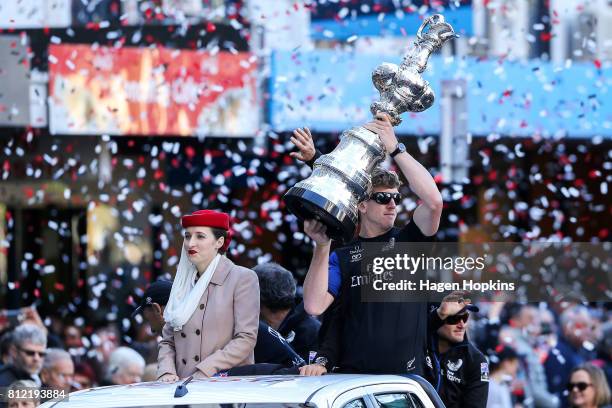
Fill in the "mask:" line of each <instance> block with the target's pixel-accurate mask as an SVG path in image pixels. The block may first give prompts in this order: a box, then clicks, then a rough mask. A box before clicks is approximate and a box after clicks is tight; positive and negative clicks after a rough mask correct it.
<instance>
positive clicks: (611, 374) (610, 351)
mask: <svg viewBox="0 0 612 408" xmlns="http://www.w3.org/2000/svg"><path fill="white" fill-rule="evenodd" d="M601 332H602V337H601V340H600V342H599V354H598V357H599V358H598V359H597V361H596V362H594V364H595V365H597V366H598V367H599V368H601V369H602V370H604V373H605V374H606V379H607V380H608V385H612V321H608V322H606V323H604V324H603V326H602V328H601Z"/></svg>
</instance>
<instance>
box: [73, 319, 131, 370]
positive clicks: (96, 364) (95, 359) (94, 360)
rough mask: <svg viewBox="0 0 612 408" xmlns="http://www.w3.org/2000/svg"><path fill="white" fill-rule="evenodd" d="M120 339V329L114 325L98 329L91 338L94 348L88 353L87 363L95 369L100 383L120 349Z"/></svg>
mask: <svg viewBox="0 0 612 408" xmlns="http://www.w3.org/2000/svg"><path fill="white" fill-rule="evenodd" d="M119 339H120V335H119V329H118V328H117V326H115V325H113V324H107V325H105V326H102V327H99V328H97V329H96V330H95V332H94V333H93V335H92V336H91V343H92V346H93V347H92V348H91V349H90V350H89V351H87V355H86V359H85V361H87V363H88V364H89V365H90V366H91V368H93V370H94V372H95V373H96V379H98V381H100V380H101V379H103V378H104V376H105V375H106V367H108V364H109V359H110V355H111V354H112V352H113V351H115V350H116V349H117V347H119ZM71 351H72V350H71Z"/></svg>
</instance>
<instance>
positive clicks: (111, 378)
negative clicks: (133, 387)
mask: <svg viewBox="0 0 612 408" xmlns="http://www.w3.org/2000/svg"><path fill="white" fill-rule="evenodd" d="M144 369H145V360H144V358H143V357H142V356H141V355H140V354H139V353H138V352H137V351H136V350H134V349H131V348H129V347H119V348H118V349H116V350H115V351H113V352H112V353H111V355H110V359H109V362H108V368H107V370H106V383H105V384H104V385H111V384H133V383H137V382H141V381H142V376H143V374H144Z"/></svg>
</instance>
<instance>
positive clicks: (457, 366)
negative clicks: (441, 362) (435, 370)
mask: <svg viewBox="0 0 612 408" xmlns="http://www.w3.org/2000/svg"><path fill="white" fill-rule="evenodd" d="M462 365H463V360H462V359H459V360H457V361H455V362H454V363H453V362H452V361H449V362H447V363H446V367H447V368H448V370H449V371H457V370H458V369H460V368H461V366H462Z"/></svg>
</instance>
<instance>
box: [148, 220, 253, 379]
mask: <svg viewBox="0 0 612 408" xmlns="http://www.w3.org/2000/svg"><path fill="white" fill-rule="evenodd" d="M181 225H182V226H183V228H184V229H185V232H184V241H183V249H182V251H181V259H180V261H179V265H178V268H177V272H176V276H175V278H174V282H173V283H172V290H171V292H170V298H169V300H168V304H167V305H166V308H165V310H164V320H165V321H166V324H165V326H164V329H163V331H162V337H163V339H162V341H161V342H160V345H159V355H158V368H157V377H158V379H159V380H161V381H165V382H174V381H177V380H178V379H181V378H185V377H188V376H190V375H193V376H194V378H199V377H210V376H212V375H214V374H216V373H217V372H219V371H221V370H227V369H229V368H232V367H238V366H242V365H246V364H252V363H253V362H254V359H253V350H254V348H255V342H256V340H257V328H258V323H259V283H258V280H257V275H256V274H255V272H253V271H251V270H250V269H247V268H243V267H241V266H238V265H235V264H234V263H233V262H232V261H230V260H229V259H227V258H226V257H225V256H224V254H225V251H226V250H227V248H228V246H229V242H230V238H231V237H230V235H229V231H230V217H229V215H228V214H225V213H222V212H217V211H212V210H200V211H196V212H194V213H193V214H191V215H185V216H183V218H182V219H181Z"/></svg>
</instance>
